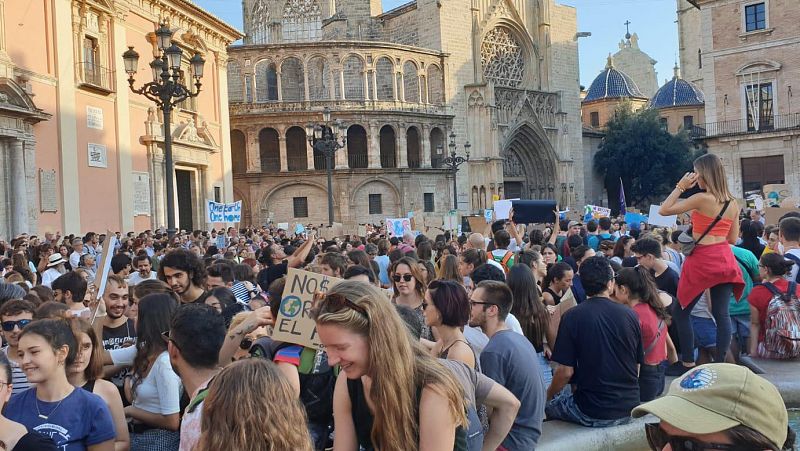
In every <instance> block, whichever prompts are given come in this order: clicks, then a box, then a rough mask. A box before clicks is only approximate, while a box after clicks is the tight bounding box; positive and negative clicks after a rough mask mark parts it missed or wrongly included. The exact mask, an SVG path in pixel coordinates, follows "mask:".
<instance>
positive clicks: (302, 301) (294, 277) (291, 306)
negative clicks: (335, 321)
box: [272, 268, 342, 349]
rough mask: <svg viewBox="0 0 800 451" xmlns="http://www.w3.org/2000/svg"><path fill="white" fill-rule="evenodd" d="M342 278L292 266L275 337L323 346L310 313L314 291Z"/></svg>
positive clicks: (331, 284)
mask: <svg viewBox="0 0 800 451" xmlns="http://www.w3.org/2000/svg"><path fill="white" fill-rule="evenodd" d="M341 281H342V279H337V278H336V277H328V276H324V275H322V274H316V273H313V272H308V271H303V270H300V269H295V268H289V271H288V273H287V275H286V287H285V288H284V289H283V299H281V306H280V308H279V309H278V317H277V318H275V325H274V327H273V330H272V339H273V340H277V341H284V342H287V343H294V344H298V345H302V346H306V347H309V348H314V349H321V348H322V347H323V345H322V343H321V342H320V340H319V336H318V335H317V327H316V323H315V322H314V320H313V319H311V316H310V312H311V308H312V307H313V304H314V294H315V293H317V292H322V293H325V292H326V291H328V290H329V289H330V288H331V287H332V286H334V285H336V284H337V283H339V282H341Z"/></svg>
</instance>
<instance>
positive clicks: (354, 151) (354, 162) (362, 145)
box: [347, 124, 369, 169]
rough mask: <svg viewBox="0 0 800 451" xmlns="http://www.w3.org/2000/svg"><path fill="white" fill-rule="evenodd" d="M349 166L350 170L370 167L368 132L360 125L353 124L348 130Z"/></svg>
mask: <svg viewBox="0 0 800 451" xmlns="http://www.w3.org/2000/svg"><path fill="white" fill-rule="evenodd" d="M347 165H348V166H349V167H350V169H357V168H366V167H367V166H369V161H368V157H367V131H366V130H364V127H362V126H360V125H358V124H353V125H351V126H350V128H348V129H347Z"/></svg>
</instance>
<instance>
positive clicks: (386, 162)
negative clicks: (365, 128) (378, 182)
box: [380, 125, 397, 168]
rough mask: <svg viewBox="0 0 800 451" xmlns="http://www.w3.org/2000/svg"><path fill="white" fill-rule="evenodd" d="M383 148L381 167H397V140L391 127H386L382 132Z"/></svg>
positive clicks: (381, 144)
mask: <svg viewBox="0 0 800 451" xmlns="http://www.w3.org/2000/svg"><path fill="white" fill-rule="evenodd" d="M380 146H381V167H382V168H396V167H397V158H396V155H397V152H396V148H397V147H396V146H397V140H396V139H395V134H394V129H393V128H392V127H391V126H390V125H384V126H383V127H382V128H381V132H380Z"/></svg>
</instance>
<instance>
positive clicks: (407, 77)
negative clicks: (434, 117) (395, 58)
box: [403, 61, 419, 103]
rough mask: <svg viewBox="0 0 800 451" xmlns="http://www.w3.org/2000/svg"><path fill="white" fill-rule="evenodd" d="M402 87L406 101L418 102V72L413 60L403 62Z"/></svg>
mask: <svg viewBox="0 0 800 451" xmlns="http://www.w3.org/2000/svg"><path fill="white" fill-rule="evenodd" d="M403 89H404V92H405V99H404V100H405V101H406V102H412V103H419V74H418V73H417V65H416V64H414V62H413V61H406V62H405V64H403Z"/></svg>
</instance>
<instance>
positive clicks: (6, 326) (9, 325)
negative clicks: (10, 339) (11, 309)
mask: <svg viewBox="0 0 800 451" xmlns="http://www.w3.org/2000/svg"><path fill="white" fill-rule="evenodd" d="M31 321H33V320H32V319H21V320H18V321H3V330H4V331H6V332H11V331H13V330H14V327H15V326H16V327H19V328H20V330H22V328H23V327H25V326H27V325H28V324H30V323H31Z"/></svg>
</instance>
